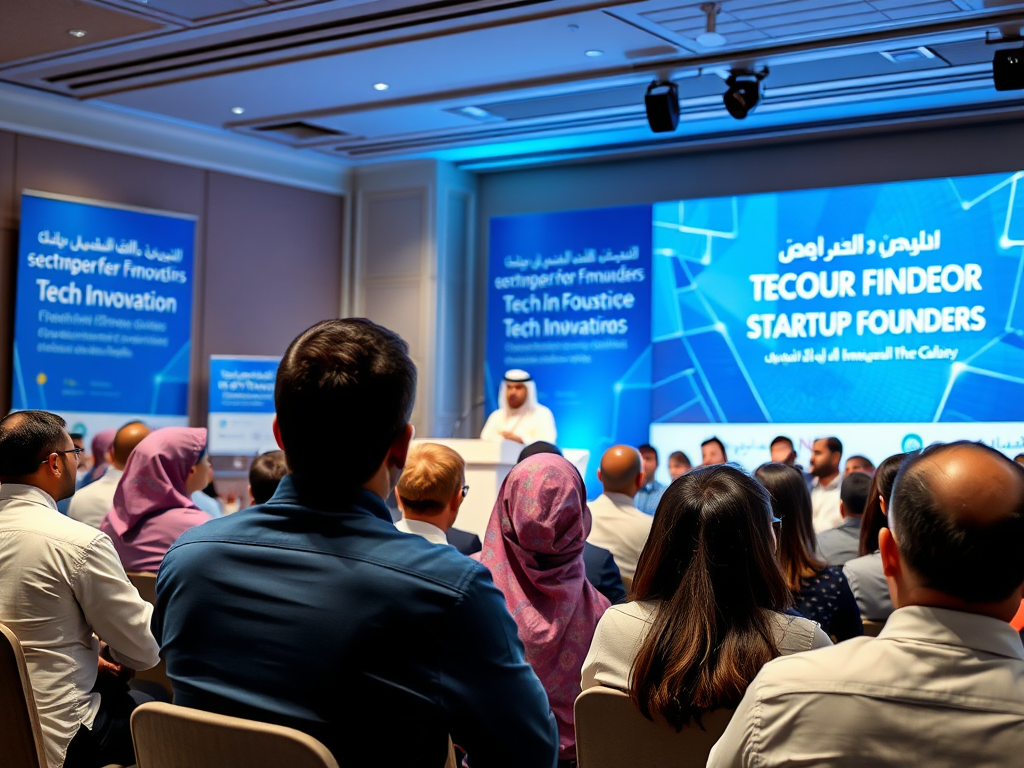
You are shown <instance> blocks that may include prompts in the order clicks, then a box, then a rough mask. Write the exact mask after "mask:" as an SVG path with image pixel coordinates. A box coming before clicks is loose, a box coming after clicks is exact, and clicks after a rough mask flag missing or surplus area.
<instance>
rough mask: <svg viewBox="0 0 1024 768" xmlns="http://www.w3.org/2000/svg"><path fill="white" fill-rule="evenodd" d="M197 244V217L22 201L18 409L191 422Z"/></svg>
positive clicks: (38, 196) (36, 196) (44, 198)
mask: <svg viewBox="0 0 1024 768" xmlns="http://www.w3.org/2000/svg"><path fill="white" fill-rule="evenodd" d="M194 241H195V220H194V217H191V216H186V215H182V214H174V213H166V212H157V211H145V210H138V209H130V208H122V207H116V206H112V205H108V204H105V203H97V202H95V201H82V200H77V199H72V198H65V197H60V196H55V195H47V194H44V193H38V192H27V191H26V192H25V193H24V194H23V196H22V204H21V236H20V241H19V248H18V276H17V306H16V312H15V331H14V336H15V338H14V381H13V387H12V390H13V405H14V408H15V409H26V408H42V409H46V410H50V411H56V412H58V413H61V414H63V415H64V416H65V417H66V418H69V417H70V418H82V419H84V420H86V421H90V422H95V421H96V420H95V419H89V418H87V417H86V415H88V414H110V415H111V416H112V418H111V419H110V421H111V423H112V424H116V422H117V421H118V420H119V419H120V417H121V416H125V417H131V418H136V417H144V418H147V419H148V420H151V421H152V422H153V423H154V424H163V423H167V422H166V419H165V418H164V417H170V418H171V422H173V423H178V422H180V423H184V420H185V417H186V416H187V413H188V386H189V349H190V346H189V341H190V337H191V331H192V276H193V272H192V258H193V245H194ZM149 417H157V418H156V419H149Z"/></svg>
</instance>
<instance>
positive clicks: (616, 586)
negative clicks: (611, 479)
mask: <svg viewBox="0 0 1024 768" xmlns="http://www.w3.org/2000/svg"><path fill="white" fill-rule="evenodd" d="M541 453H553V454H555V455H556V456H561V455H562V449H561V448H559V447H558V446H557V445H554V444H552V443H545V442H536V443H532V444H530V445H528V446H526V447H525V448H523V450H521V451H520V452H519V460H518V461H517V462H516V463H517V464H518V463H520V462H522V461H523V460H524V459H528V458H529V457H530V456H536V455H538V454H541ZM574 469H575V467H574ZM577 472H578V470H577ZM581 479H582V478H581ZM584 485H585V484H584ZM584 495H586V494H584ZM449 534H450V532H449ZM467 535H471V534H467ZM473 538H474V539H476V536H473ZM450 539H451V537H450V535H449V540H450ZM476 540H477V544H478V545H479V542H480V539H476ZM459 551H460V552H463V553H464V554H473V553H472V552H464V551H463V550H461V549H460V550H459ZM474 551H475V552H479V551H480V547H479V546H477V548H476V549H475V550H474ZM583 565H584V566H586V569H587V581H589V582H590V583H591V584H593V585H594V588H595V589H596V590H597V591H598V592H600V593H601V594H602V595H604V596H605V597H607V598H608V599H609V600H610V601H611V603H612V605H617V604H618V603H624V602H626V587H625V586H624V585H623V583H622V574H621V573H620V572H619V566H618V565H616V563H615V558H614V557H613V556H612V553H611V552H609V551H608V550H607V549H603V548H602V547H598V546H596V545H594V544H591V543H590V542H589V541H588V542H587V543H586V544H584V545H583Z"/></svg>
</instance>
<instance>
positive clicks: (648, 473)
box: [633, 443, 665, 515]
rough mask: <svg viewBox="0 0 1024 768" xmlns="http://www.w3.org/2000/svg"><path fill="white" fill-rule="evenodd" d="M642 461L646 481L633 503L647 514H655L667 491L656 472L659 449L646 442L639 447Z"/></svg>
mask: <svg viewBox="0 0 1024 768" xmlns="http://www.w3.org/2000/svg"><path fill="white" fill-rule="evenodd" d="M637 450H638V451H640V461H641V465H642V466H643V471H644V483H643V485H641V486H640V490H639V491H637V492H636V496H635V497H634V499H633V505H634V506H635V507H636V508H637V509H639V510H640V511H641V512H643V513H644V514H645V515H653V514H654V511H655V510H656V509H657V508H658V502H659V501H661V494H663V493H664V492H665V486H664V485H662V484H661V483H659V482H658V481H657V480H656V479H655V477H654V473H655V472H657V471H658V451H657V449H656V448H655V447H654V446H653V445H648V444H647V443H644V444H643V445H641V446H640V447H639V448H637Z"/></svg>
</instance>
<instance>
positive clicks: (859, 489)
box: [818, 472, 871, 565]
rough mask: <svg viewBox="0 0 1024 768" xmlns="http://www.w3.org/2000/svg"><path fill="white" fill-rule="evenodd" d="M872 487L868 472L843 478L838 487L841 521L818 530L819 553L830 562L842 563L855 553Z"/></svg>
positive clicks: (855, 473) (834, 563) (851, 558)
mask: <svg viewBox="0 0 1024 768" xmlns="http://www.w3.org/2000/svg"><path fill="white" fill-rule="evenodd" d="M870 488H871V475H866V474H864V473H863V472H854V473H853V474H851V475H849V476H847V477H845V478H843V484H842V487H841V488H840V489H839V514H841V515H842V516H843V522H842V524H840V525H839V526H838V527H836V528H831V529H829V530H827V531H822V532H821V533H820V534H818V553H819V554H820V555H821V556H822V557H824V558H825V562H827V563H828V564H829V565H843V564H844V563H846V561H847V560H853V558H855V557H857V551H858V548H859V546H860V522H861V519H862V518H863V516H864V507H865V505H866V504H867V501H868V491H869V489H870Z"/></svg>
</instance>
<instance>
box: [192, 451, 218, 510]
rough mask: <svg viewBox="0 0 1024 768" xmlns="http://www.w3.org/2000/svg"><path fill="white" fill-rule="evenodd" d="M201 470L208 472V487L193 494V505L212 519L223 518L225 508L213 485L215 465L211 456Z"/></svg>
mask: <svg viewBox="0 0 1024 768" xmlns="http://www.w3.org/2000/svg"><path fill="white" fill-rule="evenodd" d="M199 470H202V471H205V472H206V485H204V486H203V487H202V488H200V489H199V490H198V491H193V492H192V496H191V498H192V503H193V504H195V505H196V506H197V507H199V508H200V509H201V510H203V512H205V513H206V514H208V515H209V516H210V517H211V518H217V517H223V516H224V507H223V506H222V505H221V500H220V494H218V493H217V488H216V487H215V486H214V484H213V465H212V464H211V463H210V459H209V456H207V457H206V461H204V462H203V463H202V465H201V466H200V467H199ZM197 471H198V470H197ZM196 482H198V481H196Z"/></svg>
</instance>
